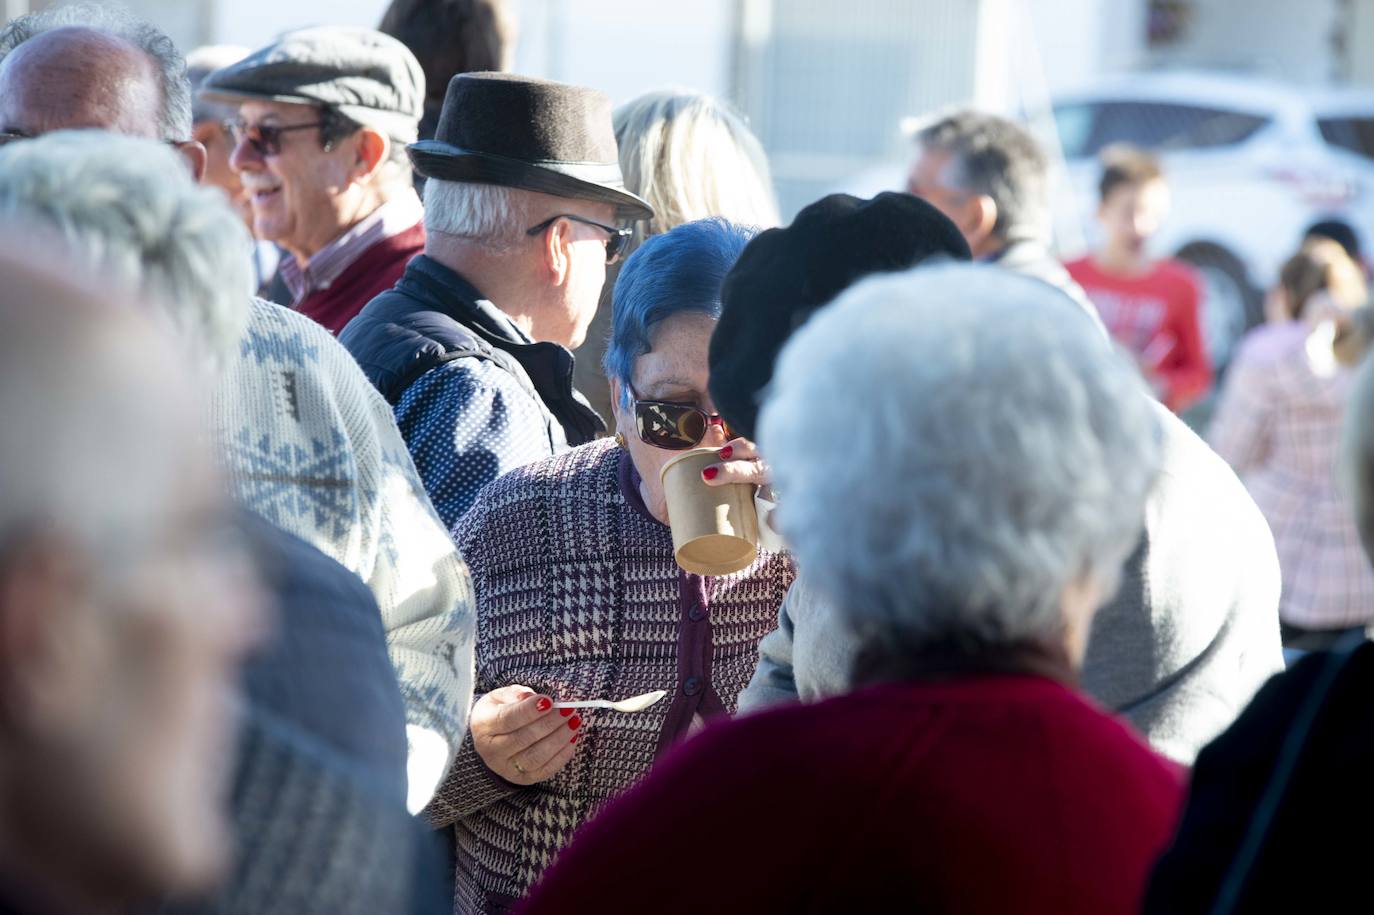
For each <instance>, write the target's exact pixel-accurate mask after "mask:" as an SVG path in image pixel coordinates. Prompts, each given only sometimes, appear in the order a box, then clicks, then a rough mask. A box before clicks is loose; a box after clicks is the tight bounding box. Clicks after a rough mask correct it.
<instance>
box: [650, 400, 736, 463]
mask: <svg viewBox="0 0 1374 915" xmlns="http://www.w3.org/2000/svg"><path fill="white" fill-rule="evenodd" d="M630 396H631V397H633V398H634V404H633V406H634V414H635V428H637V429H638V430H639V438H640V440H641V441H643V442H644V443H645V444H648V445H653V446H654V447H655V448H663V449H666V450H668V451H686V450H687V449H688V448H695V447H696V446H697V445H700V444H701V440H702V439H704V438H705V437H706V433H707V431H708V430H709V429H710V428H711V426H713V425H718V426H720V428H721V431H723V432H724V433H725V437H726V438H727V439H732V438H736V437H737V436H736V435H735V433H734V432H733V431H732V430H731V429H730V426H729V424H727V423H726V422H725V420H724V419H722V418H721V416H720V414H719V413H707V412H706V411H705V410H700V409H697V408H696V407H694V406H692V405H691V404H689V403H670V402H668V401H663V400H640V399H639V395H637V394H635V392H634V390H633V389H631V390H630Z"/></svg>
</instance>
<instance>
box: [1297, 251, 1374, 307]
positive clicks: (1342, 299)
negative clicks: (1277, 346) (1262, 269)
mask: <svg viewBox="0 0 1374 915" xmlns="http://www.w3.org/2000/svg"><path fill="white" fill-rule="evenodd" d="M1279 288H1280V289H1281V290H1282V291H1283V297H1284V301H1285V304H1286V305H1287V308H1288V317H1290V318H1292V319H1294V320H1299V319H1302V318H1304V317H1306V316H1307V313H1308V306H1309V305H1311V304H1312V301H1313V299H1314V298H1315V297H1316V296H1317V294H1318V293H1323V292H1324V293H1326V294H1328V295H1329V296H1331V298H1332V300H1333V301H1334V302H1335V303H1336V304H1337V305H1338V306H1341V307H1344V308H1354V307H1356V306H1358V305H1360V304H1362V303H1363V302H1364V300H1365V297H1366V295H1367V288H1366V285H1365V281H1364V276H1363V274H1362V273H1361V271H1360V267H1359V265H1358V264H1356V263H1355V262H1354V261H1353V260H1351V259H1350V255H1348V254H1346V252H1345V249H1344V248H1342V247H1341V246H1340V245H1339V244H1338V243H1336V242H1334V241H1331V240H1330V239H1325V238H1316V239H1309V240H1308V241H1307V242H1305V243H1304V244H1303V246H1302V248H1301V249H1300V250H1299V251H1298V253H1297V254H1294V255H1293V256H1292V257H1290V258H1289V259H1288V260H1286V261H1284V263H1283V266H1282V267H1280V268H1279Z"/></svg>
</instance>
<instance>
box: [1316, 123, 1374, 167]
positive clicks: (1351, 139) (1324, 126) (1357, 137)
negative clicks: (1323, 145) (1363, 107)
mask: <svg viewBox="0 0 1374 915" xmlns="http://www.w3.org/2000/svg"><path fill="white" fill-rule="evenodd" d="M1317 127H1318V128H1319V129H1320V130H1321V132H1322V139H1323V140H1325V141H1326V142H1327V143H1330V144H1331V145H1332V146H1339V147H1340V148H1341V149H1344V150H1347V151H1348V152H1353V153H1355V154H1356V155H1360V156H1365V157H1366V158H1370V159H1374V116H1371V117H1330V118H1318V119H1317Z"/></svg>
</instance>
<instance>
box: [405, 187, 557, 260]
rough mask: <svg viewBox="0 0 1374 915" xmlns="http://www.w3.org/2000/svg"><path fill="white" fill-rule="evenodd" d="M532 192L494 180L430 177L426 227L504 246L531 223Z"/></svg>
mask: <svg viewBox="0 0 1374 915" xmlns="http://www.w3.org/2000/svg"><path fill="white" fill-rule="evenodd" d="M531 196H532V195H531V194H530V193H529V192H527V191H521V190H517V189H515V188H509V187H502V186H500V185H496V184H477V183H474V182H471V181H440V180H439V179H437V178H430V179H429V180H428V181H426V182H425V231H426V232H434V233H439V234H441V235H452V236H454V237H455V238H461V239H464V240H466V241H470V242H475V243H478V244H483V245H486V246H487V247H490V248H497V249H500V248H505V247H508V246H510V245H512V244H514V243H516V242H518V241H519V238H520V236H521V235H522V234H523V233H524V230H526V229H528V228H529V227H530V224H529V219H530V211H531V209H532V208H531V206H530V197H531Z"/></svg>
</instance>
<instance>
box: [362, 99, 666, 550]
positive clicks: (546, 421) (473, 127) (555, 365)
mask: <svg viewBox="0 0 1374 915" xmlns="http://www.w3.org/2000/svg"><path fill="white" fill-rule="evenodd" d="M410 156H411V161H412V162H413V163H414V165H415V169H416V171H418V172H419V173H420V174H421V175H423V176H424V177H425V178H427V179H429V180H428V182H427V183H426V185H425V231H426V240H425V252H424V254H423V255H421V256H420V257H417V258H415V259H414V260H413V261H411V263H410V266H408V267H407V268H406V271H405V275H404V276H403V277H401V280H400V282H399V283H397V284H396V287H395V288H394V289H391V290H389V291H387V292H384V293H382V294H381V295H380V296H378V297H377V298H376V299H374V300H373V301H372V302H371V303H369V304H368V305H367V307H366V308H364V309H363V311H362V313H361V314H359V315H358V317H357V318H355V319H354V320H353V322H352V323H351V324H350V325H349V326H348V328H347V329H346V330H345V331H344V333H343V334H342V335H341V336H340V340H341V341H342V342H343V344H344V345H345V346H346V347H348V349H349V351H350V352H351V353H353V356H354V358H356V359H357V360H358V363H359V364H360V365H361V366H362V367H363V371H364V372H366V373H367V375H368V377H369V378H371V379H372V382H373V384H375V385H376V386H377V387H378V389H379V390H380V391H381V392H382V394H383V395H384V396H385V397H386V398H387V400H388V401H390V402H391V404H392V405H393V407H394V409H395V414H396V420H397V424H398V425H399V426H400V428H401V434H402V435H403V436H404V437H405V439H406V443H407V445H409V447H410V451H411V455H412V456H413V457H414V458H415V466H416V467H417V468H418V469H419V471H420V476H421V478H422V479H423V480H424V482H425V487H426V489H428V490H429V495H430V498H431V499H432V500H433V501H434V507H435V508H436V509H438V511H439V516H440V517H441V518H443V520H444V522H445V523H446V524H448V525H449V527H450V529H452V528H454V527H456V526H457V524H458V521H459V520H460V519H461V518H462V516H463V513H464V512H466V511H467V509H468V507H469V506H471V505H472V502H473V499H474V498H475V497H476V495H477V492H478V490H480V489H481V488H482V487H483V486H484V485H486V484H487V483H489V482H491V481H492V480H494V479H495V478H496V477H498V476H500V475H501V474H503V473H505V472H506V471H508V470H512V469H514V468H516V467H520V466H523V465H525V464H528V463H530V462H531V461H536V460H539V459H541V458H544V457H548V456H549V455H551V454H554V453H557V452H559V451H562V450H564V449H565V448H568V447H570V446H575V445H580V444H583V443H584V442H588V441H590V440H591V439H593V438H594V437H596V435H597V434H598V433H600V432H602V431H604V429H605V424H604V423H603V422H602V420H601V417H599V416H598V415H597V414H596V412H595V411H594V410H593V409H592V408H591V407H590V406H589V405H588V404H587V401H586V399H585V398H584V397H583V396H582V395H581V394H580V393H578V392H577V390H576V389H575V388H574V387H573V381H572V368H573V357H572V353H570V352H569V350H573V349H576V348H577V347H578V346H580V345H581V344H582V341H583V340H584V339H585V338H586V335H587V327H588V325H589V324H590V323H591V320H592V317H593V316H594V315H595V314H596V307H597V302H598V299H599V297H600V295H601V287H602V285H603V284H604V283H605V281H606V266H607V265H608V264H611V263H614V262H615V260H616V259H617V258H618V257H619V254H620V251H621V250H622V248H623V246H624V243H625V241H626V239H627V238H628V237H629V235H630V229H629V228H628V227H627V224H629V223H632V222H633V221H634V220H639V219H648V218H650V217H651V216H652V215H653V210H652V209H651V208H650V207H649V205H648V204H646V203H645V202H644V201H643V200H641V199H640V198H638V197H636V196H635V195H634V194H631V193H629V192H628V191H626V190H625V183H624V180H623V178H622V177H621V174H620V164H619V160H618V155H617V150H616V142H615V133H614V130H613V129H612V126H611V102H610V99H609V98H608V97H607V96H605V95H604V94H602V93H600V92H596V91H594V90H591V89H585V88H581V87H579V86H568V85H564V84H562V83H555V82H550V81H548V80H540V79H531V78H528V77H522V76H514V75H512V74H508V73H465V74H460V75H459V76H456V77H454V78H453V80H452V81H451V82H450V83H449V86H448V93H447V95H446V96H445V98H444V107H443V111H442V113H441V115H440V118H439V127H438V130H437V132H436V135H435V138H434V139H432V140H424V141H421V142H419V143H416V144H414V145H413V146H411V147H410Z"/></svg>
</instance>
